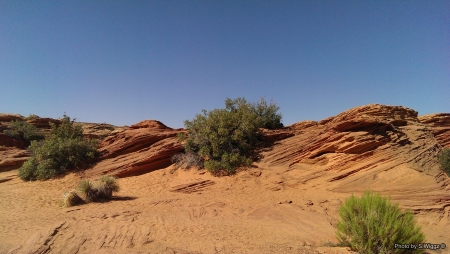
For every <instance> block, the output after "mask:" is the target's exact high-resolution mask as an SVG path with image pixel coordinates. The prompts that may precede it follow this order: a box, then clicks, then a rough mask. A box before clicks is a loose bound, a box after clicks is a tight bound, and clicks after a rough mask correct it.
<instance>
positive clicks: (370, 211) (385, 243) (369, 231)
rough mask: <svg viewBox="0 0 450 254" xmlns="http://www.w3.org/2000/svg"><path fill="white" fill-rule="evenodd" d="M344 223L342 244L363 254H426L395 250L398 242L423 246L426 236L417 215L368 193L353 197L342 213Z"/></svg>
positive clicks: (339, 228)
mask: <svg viewBox="0 0 450 254" xmlns="http://www.w3.org/2000/svg"><path fill="white" fill-rule="evenodd" d="M339 215H340V217H341V220H340V221H339V222H338V224H337V231H336V236H337V238H338V240H339V241H340V243H341V244H342V245H346V246H350V247H351V248H352V249H353V250H355V251H358V252H360V253H369V254H370V253H422V252H423V251H421V250H411V249H394V244H396V243H416V244H418V243H423V242H424V241H425V236H424V234H423V233H422V232H421V228H420V227H419V226H416V224H415V222H414V217H413V214H412V213H411V212H409V211H406V212H402V211H401V210H400V209H399V208H398V204H396V205H393V204H391V203H390V200H389V199H387V198H383V197H381V196H380V195H379V194H372V193H370V192H369V191H366V192H365V193H364V194H363V196H362V197H361V198H356V197H355V196H353V195H352V196H351V197H350V198H349V199H347V200H346V201H345V202H344V204H343V205H342V206H341V208H340V210H339Z"/></svg>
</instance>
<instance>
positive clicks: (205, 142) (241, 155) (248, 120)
mask: <svg viewBox="0 0 450 254" xmlns="http://www.w3.org/2000/svg"><path fill="white" fill-rule="evenodd" d="M278 110H279V107H278V106H276V104H274V103H270V104H267V102H266V101H265V100H264V99H261V100H260V101H258V102H257V103H249V102H247V101H246V100H245V99H244V98H237V99H235V100H231V99H228V98H227V99H226V100H225V109H215V110H212V111H206V110H203V111H202V112H203V114H197V115H196V117H195V118H194V119H193V120H192V121H188V120H187V121H185V123H184V124H185V127H186V129H187V130H188V138H187V140H186V143H185V145H184V146H185V150H186V152H193V153H197V154H198V155H199V156H201V157H202V158H204V159H206V161H205V163H204V165H205V168H206V169H207V170H208V171H210V172H211V173H213V174H218V173H219V172H220V171H221V170H224V171H225V173H226V174H232V173H234V172H235V169H236V168H237V167H239V166H248V165H251V163H252V160H251V159H250V155H251V152H252V150H253V149H254V147H255V145H256V143H257V142H258V137H259V128H268V129H274V128H280V127H282V126H283V124H282V123H281V118H282V116H281V114H278V113H277V111H278ZM179 138H183V136H182V135H179Z"/></svg>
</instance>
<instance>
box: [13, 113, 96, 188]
mask: <svg viewBox="0 0 450 254" xmlns="http://www.w3.org/2000/svg"><path fill="white" fill-rule="evenodd" d="M96 146H97V144H96V141H93V140H83V130H82V128H81V126H79V125H76V124H75V123H74V121H71V120H70V117H68V116H66V115H64V118H63V119H62V123H61V125H59V126H56V125H54V124H52V131H51V133H50V135H49V136H48V137H47V138H46V139H45V140H41V141H32V142H31V145H30V147H29V150H30V151H31V153H32V157H31V158H30V159H29V160H28V161H27V162H25V163H24V164H23V166H22V167H21V168H19V170H18V175H19V177H20V178H21V179H23V180H45V179H49V178H52V177H54V176H56V175H60V174H62V173H64V172H66V171H67V170H69V169H73V168H76V167H80V166H82V165H83V164H85V163H87V162H89V161H90V160H92V159H94V158H95V157H96V156H97V154H98V152H97V148H96Z"/></svg>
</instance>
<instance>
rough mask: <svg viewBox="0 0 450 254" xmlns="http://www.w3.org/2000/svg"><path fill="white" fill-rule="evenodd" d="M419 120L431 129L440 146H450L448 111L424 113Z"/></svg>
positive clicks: (449, 118)
mask: <svg viewBox="0 0 450 254" xmlns="http://www.w3.org/2000/svg"><path fill="white" fill-rule="evenodd" d="M419 120H420V122H421V123H423V124H426V125H427V126H428V127H429V128H430V129H431V131H432V132H433V135H434V137H435V138H436V140H437V141H438V142H439V144H440V145H441V146H443V147H450V113H441V114H430V115H424V116H420V117H419Z"/></svg>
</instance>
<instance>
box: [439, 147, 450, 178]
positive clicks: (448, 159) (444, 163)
mask: <svg viewBox="0 0 450 254" xmlns="http://www.w3.org/2000/svg"><path fill="white" fill-rule="evenodd" d="M438 159H439V163H440V164H441V169H442V170H443V171H444V172H445V173H447V175H448V176H450V148H444V149H442V151H441V152H440V153H439V156H438Z"/></svg>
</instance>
